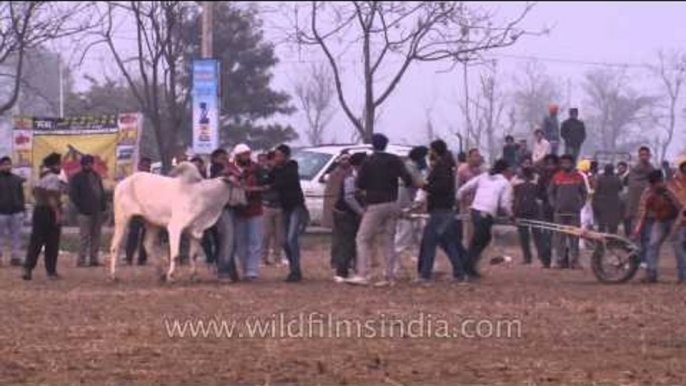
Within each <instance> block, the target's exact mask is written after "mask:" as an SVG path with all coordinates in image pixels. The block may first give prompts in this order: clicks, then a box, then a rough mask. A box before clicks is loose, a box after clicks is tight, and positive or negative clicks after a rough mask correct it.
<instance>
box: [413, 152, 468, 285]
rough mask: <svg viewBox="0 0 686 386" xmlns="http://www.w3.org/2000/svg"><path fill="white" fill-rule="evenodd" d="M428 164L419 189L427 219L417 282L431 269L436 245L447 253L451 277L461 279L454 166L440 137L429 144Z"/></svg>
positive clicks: (459, 280)
mask: <svg viewBox="0 0 686 386" xmlns="http://www.w3.org/2000/svg"><path fill="white" fill-rule="evenodd" d="M431 160H432V166H431V171H430V172H429V176H428V177H427V181H426V183H425V184H424V186H423V190H424V191H426V194H427V210H428V212H429V221H428V222H427V224H426V226H425V227H424V234H423V236H422V243H421V245H422V252H421V254H420V259H419V265H418V268H419V281H420V282H422V281H428V280H430V279H431V274H432V272H433V266H434V259H435V257H436V247H437V246H440V247H441V249H443V251H444V252H445V253H446V255H448V259H449V260H450V264H451V265H452V267H453V279H454V280H456V281H458V282H462V281H464V280H465V279H466V276H465V272H464V268H463V261H462V260H463V259H464V258H465V256H461V255H460V251H459V250H458V247H457V244H456V243H455V240H456V239H457V238H458V237H460V236H458V235H457V234H456V231H457V230H458V228H457V227H455V226H454V225H453V223H454V222H455V221H456V220H455V210H454V208H455V174H456V166H455V161H454V160H453V156H452V154H450V152H449V151H448V146H447V145H446V143H445V142H444V141H442V140H436V141H433V142H432V143H431Z"/></svg>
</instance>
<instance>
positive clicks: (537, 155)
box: [532, 129, 552, 165]
mask: <svg viewBox="0 0 686 386" xmlns="http://www.w3.org/2000/svg"><path fill="white" fill-rule="evenodd" d="M534 137H535V140H534V151H533V154H532V158H533V161H534V165H540V164H541V163H543V159H544V158H545V156H547V155H548V154H551V152H552V148H551V147H550V142H548V140H546V139H545V138H544V137H543V130H541V129H536V130H535V131H534Z"/></svg>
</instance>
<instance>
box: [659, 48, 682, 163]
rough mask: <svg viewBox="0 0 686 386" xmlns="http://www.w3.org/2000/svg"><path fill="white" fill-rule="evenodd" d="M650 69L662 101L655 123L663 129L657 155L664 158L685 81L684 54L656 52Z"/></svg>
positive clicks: (671, 136) (674, 126)
mask: <svg viewBox="0 0 686 386" xmlns="http://www.w3.org/2000/svg"><path fill="white" fill-rule="evenodd" d="M650 71H651V73H652V74H653V76H655V77H656V78H657V79H658V80H659V82H660V88H661V94H662V97H663V101H664V103H661V104H660V106H659V113H658V114H659V116H658V117H657V118H658V119H657V125H658V126H659V127H661V128H662V129H663V130H664V132H665V133H664V138H662V137H661V136H660V137H658V138H657V140H658V147H657V151H658V157H659V159H660V160H664V159H665V158H666V157H667V151H668V150H669V146H670V145H671V144H672V140H673V139H674V131H675V129H676V119H677V108H678V107H677V105H678V102H679V98H680V97H681V92H682V86H683V84H684V81H686V55H685V54H684V53H683V52H680V51H673V52H665V51H662V50H661V51H659V52H658V62H657V64H655V65H652V66H650Z"/></svg>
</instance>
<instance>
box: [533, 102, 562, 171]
mask: <svg viewBox="0 0 686 386" xmlns="http://www.w3.org/2000/svg"><path fill="white" fill-rule="evenodd" d="M558 109H559V108H558V106H557V105H556V104H555V103H551V104H550V105H549V106H548V116H547V117H545V118H544V119H543V125H542V126H541V127H542V128H543V135H544V137H545V139H546V140H547V141H548V142H549V143H550V151H551V154H558V150H559V147H560V124H559V122H558V120H557V112H558ZM534 162H535V161H534Z"/></svg>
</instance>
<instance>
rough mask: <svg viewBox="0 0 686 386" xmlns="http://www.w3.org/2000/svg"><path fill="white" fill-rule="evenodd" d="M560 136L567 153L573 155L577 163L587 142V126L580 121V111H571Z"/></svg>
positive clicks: (575, 109)
mask: <svg viewBox="0 0 686 386" xmlns="http://www.w3.org/2000/svg"><path fill="white" fill-rule="evenodd" d="M560 136H562V139H564V140H565V153H566V154H569V155H571V156H572V157H573V158H574V162H576V160H577V159H578V158H579V155H580V154H581V147H582V146H583V144H584V141H586V125H585V124H584V122H583V121H581V120H580V119H579V109H577V108H571V109H569V118H568V119H567V120H565V121H564V122H562V128H561V129H560Z"/></svg>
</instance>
